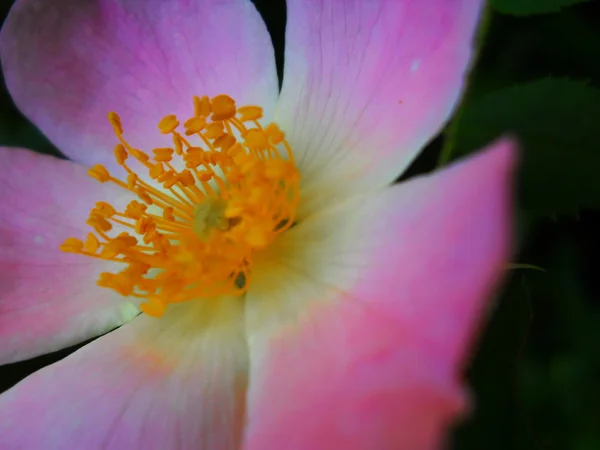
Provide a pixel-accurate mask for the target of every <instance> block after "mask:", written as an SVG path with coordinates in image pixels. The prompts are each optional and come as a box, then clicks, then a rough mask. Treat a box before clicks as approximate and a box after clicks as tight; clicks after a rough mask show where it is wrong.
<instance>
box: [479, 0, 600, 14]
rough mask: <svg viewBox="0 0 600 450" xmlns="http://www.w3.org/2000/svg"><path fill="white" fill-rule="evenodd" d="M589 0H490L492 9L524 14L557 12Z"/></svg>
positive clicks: (506, 12)
mask: <svg viewBox="0 0 600 450" xmlns="http://www.w3.org/2000/svg"><path fill="white" fill-rule="evenodd" d="M587 1H590V0H490V4H491V5H492V7H493V8H494V9H496V10H497V11H500V12H501V13H505V14H514V15H516V16H526V15H530V14H545V13H552V12H558V11H560V10H561V8H564V7H567V6H571V5H576V4H577V3H583V2H587Z"/></svg>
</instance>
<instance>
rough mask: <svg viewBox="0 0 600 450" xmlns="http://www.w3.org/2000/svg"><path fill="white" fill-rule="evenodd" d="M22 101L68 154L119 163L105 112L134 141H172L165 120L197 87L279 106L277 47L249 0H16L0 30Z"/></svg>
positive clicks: (7, 72)
mask: <svg viewBox="0 0 600 450" xmlns="http://www.w3.org/2000/svg"><path fill="white" fill-rule="evenodd" d="M0 55H1V57H2V66H3V69H4V76H5V78H6V83H7V85H8V88H9V90H10V93H11V94H12V96H13V98H14V100H15V102H16V104H17V106H18V107H19V108H20V109H21V110H22V111H23V112H24V113H25V114H26V115H27V116H28V117H29V118H30V119H31V120H32V121H33V122H34V123H35V124H36V125H37V126H38V127H39V128H40V129H41V130H42V132H43V133H44V134H46V136H48V137H49V138H50V140H52V142H53V143H54V144H55V145H56V146H57V147H59V148H60V149H61V150H62V151H63V152H64V153H65V154H66V155H67V156H69V158H71V159H74V160H76V161H80V162H84V163H86V164H92V163H105V164H108V165H110V164H113V158H112V149H113V147H114V145H115V143H116V139H115V137H114V135H113V133H112V128H111V126H110V124H109V123H108V121H107V120H106V116H107V114H108V112H110V111H115V112H117V113H118V114H120V115H121V116H122V119H123V126H124V128H125V134H126V136H127V138H128V139H129V140H130V142H131V144H132V145H133V146H134V147H137V148H141V149H143V150H150V149H151V148H154V147H165V146H168V145H169V143H170V141H169V140H168V138H166V137H164V136H160V134H159V132H158V129H157V126H156V125H157V123H158V121H159V120H160V119H161V118H162V117H164V116H165V115H167V114H177V115H179V116H180V118H181V119H186V118H187V117H189V116H190V115H191V114H192V112H193V108H192V96H193V95H199V96H202V95H209V96H212V95H216V94H221V93H227V94H229V95H231V96H233V97H234V98H235V99H236V100H237V101H238V104H245V103H251V104H259V105H262V106H263V107H265V108H266V110H267V113H269V111H270V110H271V109H272V106H273V104H274V102H275V98H276V96H277V77H276V73H275V64H274V59H273V49H272V46H271V41H270V38H269V35H268V33H267V30H266V28H265V26H264V24H263V22H262V20H261V18H260V16H259V14H258V13H257V11H256V10H255V8H254V6H253V5H252V4H251V3H250V2H249V1H248V0H220V1H211V0H197V1H190V0H147V1H127V0H88V1H72V0H54V1H47V0H17V2H16V3H15V5H14V6H13V8H12V9H11V11H10V13H9V15H8V18H7V19H6V22H5V24H4V27H3V29H2V33H1V34H0Z"/></svg>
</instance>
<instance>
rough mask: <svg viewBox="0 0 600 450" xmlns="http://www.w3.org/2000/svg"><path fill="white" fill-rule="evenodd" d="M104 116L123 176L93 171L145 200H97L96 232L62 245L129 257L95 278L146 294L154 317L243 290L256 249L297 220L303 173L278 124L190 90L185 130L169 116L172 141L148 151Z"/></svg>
mask: <svg viewBox="0 0 600 450" xmlns="http://www.w3.org/2000/svg"><path fill="white" fill-rule="evenodd" d="M108 118H109V120H110V122H111V124H112V125H113V128H114V131H115V134H116V136H117V138H118V140H119V141H120V143H119V144H118V145H117V146H116V147H115V149H114V154H115V158H116V160H117V163H118V164H119V165H120V166H121V167H122V168H123V169H124V170H125V171H126V172H127V178H126V180H125V181H123V180H120V179H118V178H116V177H114V176H112V175H111V174H110V173H109V171H108V170H107V169H106V167H104V166H102V165H100V164H97V165H95V166H94V167H92V168H91V169H90V170H89V171H88V172H89V174H90V176H92V177H93V178H95V179H97V180H98V181H99V182H101V183H106V182H112V183H115V184H117V185H118V186H120V187H122V188H123V189H126V190H128V191H130V192H132V193H134V194H135V195H136V196H137V197H138V198H139V200H133V201H131V202H129V204H128V205H127V207H126V208H125V209H124V211H117V209H116V208H115V207H113V206H112V205H111V204H109V203H107V202H103V201H100V202H98V203H96V206H95V207H94V208H93V209H92V210H91V212H90V216H89V219H88V221H87V224H88V225H90V226H91V227H92V228H93V229H94V232H92V233H89V234H88V236H87V239H85V241H82V240H79V239H76V238H68V239H67V240H66V241H65V242H64V243H63V244H62V245H61V247H60V248H61V250H62V251H65V252H71V253H78V254H82V255H86V256H89V257H94V258H99V259H103V260H109V261H118V262H120V263H123V264H124V266H125V267H124V269H123V270H121V271H120V272H118V273H108V272H105V273H102V274H100V277H99V279H98V285H100V286H103V287H107V288H111V289H114V290H115V291H117V292H119V293H120V294H122V295H125V296H135V297H140V298H143V299H144V300H145V301H144V302H142V303H141V309H142V311H143V312H145V313H146V314H149V315H152V316H157V317H160V316H161V315H162V314H163V312H164V310H165V308H166V306H167V304H169V303H175V302H183V301H187V300H193V299H198V298H203V297H211V296H215V295H240V294H243V293H244V292H246V291H247V289H248V286H249V284H250V282H251V275H252V271H251V267H252V258H253V254H255V252H257V251H260V250H261V249H263V248H265V247H266V246H268V245H269V244H270V243H271V242H273V240H274V239H275V238H276V237H277V235H278V234H280V233H282V232H284V231H285V230H287V229H288V228H289V227H290V226H292V225H293V224H294V220H295V219H294V213H295V209H296V205H297V204H298V198H299V192H298V183H299V179H300V176H299V174H298V170H297V168H296V166H295V163H294V157H293V154H292V150H291V148H290V146H289V145H288V143H287V142H286V140H285V137H284V135H283V133H282V132H281V130H280V129H279V128H278V127H277V125H275V124H269V125H268V126H266V127H264V128H263V127H262V126H261V124H260V122H259V120H260V119H261V118H262V109H261V108H260V107H258V106H244V107H239V108H238V107H236V105H235V102H234V101H233V99H231V98H230V97H228V96H226V95H218V96H216V97H214V98H212V99H209V98H207V97H202V98H198V97H194V117H192V118H190V119H188V120H187V121H185V122H184V124H183V128H184V133H183V134H184V135H185V137H184V136H183V135H182V134H180V133H179V132H178V131H177V129H178V128H179V125H180V124H179V121H178V119H177V118H176V117H175V116H174V115H169V116H166V117H164V118H163V119H162V120H161V121H160V123H159V124H158V128H159V130H160V131H161V133H163V134H170V135H172V138H173V146H172V147H168V148H155V149H153V150H152V155H150V154H148V153H145V152H143V151H141V150H138V149H135V148H133V147H132V146H131V145H130V144H129V143H128V142H127V141H126V140H125V139H124V137H123V128H122V126H121V119H120V118H119V116H118V115H117V114H115V113H114V112H111V113H110V114H109V115H108ZM192 140H195V141H196V143H193V142H192ZM132 160H133V161H136V164H135V165H136V167H141V168H142V169H143V170H144V171H145V172H147V176H146V177H144V176H142V175H141V174H138V173H136V171H134V170H133V168H132V164H128V161H132Z"/></svg>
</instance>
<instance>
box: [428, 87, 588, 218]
mask: <svg viewBox="0 0 600 450" xmlns="http://www.w3.org/2000/svg"><path fill="white" fill-rule="evenodd" d="M599 129H600V90H598V89H595V88H592V87H590V86H587V85H586V84H585V83H582V82H577V81H570V80H566V79H553V78H547V79H542V80H538V81H534V82H531V83H527V84H522V85H518V86H513V87H510V88H506V89H501V90H498V91H495V92H492V93H489V94H487V95H484V96H482V97H480V98H476V99H470V100H467V101H466V103H465V104H464V105H463V106H462V108H461V110H460V111H459V113H458V115H457V116H456V119H455V122H454V123H453V124H452V126H451V127H450V128H449V129H448V132H447V139H446V143H445V145H446V147H445V148H444V149H443V150H442V156H441V158H440V162H446V161H448V160H449V159H454V158H456V157H458V156H461V155H465V154H468V153H471V152H473V151H475V150H477V149H479V148H481V147H484V146H485V145H487V144H488V143H490V142H491V141H493V140H494V139H496V138H498V137H500V136H501V135H504V134H507V133H508V134H512V135H514V136H516V137H517V138H518V140H519V142H520V144H521V150H522V154H521V158H520V159H521V160H520V164H521V171H520V180H519V181H520V186H519V194H520V201H521V206H522V207H523V208H524V209H525V210H526V211H529V212H532V213H536V214H539V213H541V214H572V213H575V212H577V211H578V209H580V208H584V207H585V208H600V136H599V135H598V130H599Z"/></svg>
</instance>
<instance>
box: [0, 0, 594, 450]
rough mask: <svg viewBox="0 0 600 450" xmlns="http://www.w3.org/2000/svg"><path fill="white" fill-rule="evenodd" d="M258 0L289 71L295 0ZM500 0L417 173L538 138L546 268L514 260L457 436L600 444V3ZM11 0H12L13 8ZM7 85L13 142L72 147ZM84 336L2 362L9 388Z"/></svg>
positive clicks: (528, 255)
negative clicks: (289, 7)
mask: <svg viewBox="0 0 600 450" xmlns="http://www.w3.org/2000/svg"><path fill="white" fill-rule="evenodd" d="M140 1H142V0H140ZM579 1H583V0H579ZM255 3H256V4H257V7H258V8H259V9H260V10H261V13H262V14H263V16H264V17H265V20H266V22H267V24H268V26H269V29H270V31H271V33H272V36H273V39H274V42H275V47H276V52H277V58H278V67H279V70H280V73H281V67H282V64H283V32H284V28H285V4H284V1H283V0H256V2H255ZM492 3H493V6H494V7H495V10H494V9H493V8H491V7H490V8H489V9H488V11H487V12H486V16H485V20H484V26H483V27H482V32H481V33H480V37H479V45H480V50H481V52H480V56H479V59H478V62H477V64H476V65H475V68H474V71H473V73H472V76H471V84H470V88H469V91H468V92H467V95H466V97H465V100H464V102H463V106H462V107H461V109H460V110H459V112H458V114H457V116H456V117H457V119H456V120H454V121H453V122H451V124H450V126H449V128H448V129H447V130H446V131H445V132H444V133H443V134H442V135H441V136H439V137H438V138H436V139H435V140H434V141H433V142H432V143H431V144H430V145H429V146H428V147H427V148H426V149H425V151H424V152H423V154H422V155H421V156H420V157H419V158H418V160H417V161H416V162H415V163H414V164H413V166H412V167H411V168H410V169H409V172H408V174H405V175H404V176H403V178H405V177H406V176H409V175H414V174H417V173H422V172H426V171H430V170H432V169H434V168H435V167H436V166H437V165H438V164H439V163H440V161H447V160H450V159H454V158H455V157H458V156H460V155H462V154H464V153H468V152H469V151H471V150H473V149H474V148H475V147H477V146H479V144H480V143H485V142H488V141H489V140H490V139H492V138H494V137H495V136H496V135H498V134H499V133H501V132H504V131H507V130H508V131H512V132H514V133H515V134H516V135H517V136H519V137H520V138H521V140H522V142H523V144H524V148H523V163H522V169H521V175H520V178H519V211H518V223H517V225H518V233H519V253H518V255H517V256H516V258H515V263H519V264H530V265H534V266H536V267H533V268H515V269H512V270H511V271H510V277H509V280H508V282H507V283H506V286H505V289H504V291H503V292H502V294H501V295H500V297H499V299H498V304H497V307H496V309H495V311H494V313H493V315H492V316H491V321H490V323H489V326H488V327H487V329H486V331H485V333H484V335H483V338H482V340H481V342H480V344H479V347H478V349H477V351H476V353H475V355H474V359H473V360H472V361H471V363H470V364H469V365H468V367H467V368H466V371H465V375H466V377H467V379H468V381H469V383H470V385H471V386H472V389H473V394H474V397H475V398H476V399H477V408H476V409H475V410H474V411H473V414H472V415H471V417H470V418H469V419H468V420H467V421H466V422H465V423H463V424H462V425H461V426H460V427H458V428H457V429H456V431H455V433H454V436H453V448H455V449H478V450H479V449H486V450H493V449H501V450H507V449H548V450H554V449H556V450H559V449H560V450H564V449H573V450H594V449H600V428H599V425H600V351H599V350H598V346H599V344H600V301H599V298H600V284H599V283H598V278H599V276H600V272H599V269H598V268H597V266H598V267H600V265H598V264H597V261H596V259H598V256H599V255H600V214H599V213H598V208H600V139H599V136H598V131H597V130H598V127H600V94H599V92H600V91H599V90H598V88H600V25H599V23H600V22H599V20H598V18H599V17H600V3H599V2H598V1H588V2H583V3H580V4H576V5H573V6H569V7H565V8H564V9H562V11H558V12H554V13H549V14H532V15H513V14H503V13H500V12H499V10H500V11H504V12H513V13H514V12H515V11H516V12H517V13H523V11H518V8H519V7H521V6H519V7H516V9H515V10H513V9H511V8H513V7H514V5H526V4H527V5H529V4H532V5H533V4H536V5H539V6H540V7H541V9H544V6H543V4H544V0H523V2H522V3H519V2H518V1H516V2H515V0H495V1H493V2H492ZM545 3H554V4H555V5H556V4H567V3H577V0H571V1H568V0H562V1H560V0H558V1H557V0H551V1H550V2H548V1H546V2H545ZM10 4H11V2H10V1H2V2H1V4H0V21H2V20H3V19H4V17H5V16H6V14H7V12H8V10H9V8H10ZM536 8H537V6H536ZM554 9H555V10H557V9H558V8H556V7H555V8H554ZM514 86H517V87H518V89H522V90H517V91H515V90H514V89H515V88H513V87H514ZM522 86H524V87H523V88H521V87H522ZM0 89H1V90H0V119H1V120H0V145H16V146H23V147H28V148H31V149H34V150H36V151H39V152H44V153H50V154H55V155H57V156H60V154H59V153H58V151H57V150H56V149H55V148H54V147H53V146H52V145H51V144H50V143H49V142H48V141H47V140H46V139H45V138H44V137H43V136H42V135H40V133H39V132H38V131H37V130H36V129H35V127H34V126H32V125H31V124H30V123H29V122H28V121H27V120H26V119H25V118H24V117H23V116H22V115H21V114H20V113H19V111H18V110H17V109H16V108H15V107H14V105H13V104H12V102H11V99H10V97H9V95H8V94H7V92H6V90H5V89H4V87H3V84H2V87H0ZM0 170H7V168H0ZM76 348H78V347H73V348H70V349H67V350H64V351H60V352H57V353H54V354H51V355H46V356H42V357H39V358H35V359H33V360H29V361H25V362H21V363H17V364H10V365H7V366H3V367H0V392H1V391H3V390H5V389H8V388H9V387H10V386H12V385H14V384H15V383H17V382H18V381H19V380H21V379H22V378H24V377H25V376H27V375H28V374H29V373H31V372H33V371H35V370H38V369H40V368H42V367H44V366H45V365H48V364H51V363H53V362H55V361H57V360H59V359H61V358H63V357H65V356H66V355H67V354H69V353H70V352H72V351H74V350H75V349H76Z"/></svg>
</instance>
